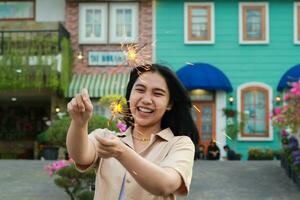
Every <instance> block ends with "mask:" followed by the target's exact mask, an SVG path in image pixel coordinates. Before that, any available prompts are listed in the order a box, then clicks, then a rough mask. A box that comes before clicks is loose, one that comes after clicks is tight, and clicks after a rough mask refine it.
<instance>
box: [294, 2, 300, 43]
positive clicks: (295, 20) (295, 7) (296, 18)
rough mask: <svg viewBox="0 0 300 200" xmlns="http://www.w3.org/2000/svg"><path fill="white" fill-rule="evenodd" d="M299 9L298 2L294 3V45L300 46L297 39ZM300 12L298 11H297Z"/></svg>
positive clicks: (298, 33)
mask: <svg viewBox="0 0 300 200" xmlns="http://www.w3.org/2000/svg"><path fill="white" fill-rule="evenodd" d="M298 7H299V8H300V2H294V43H295V44H300V40H299V39H298V38H299V37H300V31H298V30H299V29H300V27H299V21H298V20H299V19H298V15H299V13H298V9H297V8H298ZM299 12H300V11H299Z"/></svg>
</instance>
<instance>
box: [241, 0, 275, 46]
mask: <svg viewBox="0 0 300 200" xmlns="http://www.w3.org/2000/svg"><path fill="white" fill-rule="evenodd" d="M244 6H264V7H265V11H266V13H265V14H266V17H265V34H266V38H265V40H251V41H249V40H244V39H243V27H244V24H243V7H244ZM269 41H270V36H269V3H268V2H242V3H241V2H240V3H239V43H240V44H254V45H255V44H269Z"/></svg>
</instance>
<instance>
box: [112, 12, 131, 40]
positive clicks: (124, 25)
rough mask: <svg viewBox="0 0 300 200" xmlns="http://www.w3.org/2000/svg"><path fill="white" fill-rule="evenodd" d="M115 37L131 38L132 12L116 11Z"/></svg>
mask: <svg viewBox="0 0 300 200" xmlns="http://www.w3.org/2000/svg"><path fill="white" fill-rule="evenodd" d="M116 19H117V20H116V36H117V37H124V36H125V37H131V36H132V10H131V9H117V10H116Z"/></svg>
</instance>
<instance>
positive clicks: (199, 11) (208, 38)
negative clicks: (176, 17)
mask: <svg viewBox="0 0 300 200" xmlns="http://www.w3.org/2000/svg"><path fill="white" fill-rule="evenodd" d="M184 13H185V20H184V29H185V30H184V38H185V43H187V44H212V43H214V34H215V33H214V4H213V3H185V5H184Z"/></svg>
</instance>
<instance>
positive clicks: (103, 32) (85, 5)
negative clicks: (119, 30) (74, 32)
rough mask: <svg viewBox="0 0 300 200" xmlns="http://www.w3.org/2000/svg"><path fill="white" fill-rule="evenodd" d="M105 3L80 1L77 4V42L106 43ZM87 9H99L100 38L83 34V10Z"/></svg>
mask: <svg viewBox="0 0 300 200" xmlns="http://www.w3.org/2000/svg"><path fill="white" fill-rule="evenodd" d="M107 6H108V4H107V3H80V4H79V30H78V32H79V37H78V38H79V43H80V44H95V43H97V44H99V43H107ZM87 9H93V10H95V9H100V10H101V11H102V12H101V15H102V17H101V18H102V20H101V25H102V29H101V36H102V37H100V38H97V37H93V38H87V37H85V36H84V33H85V12H86V10H87Z"/></svg>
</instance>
